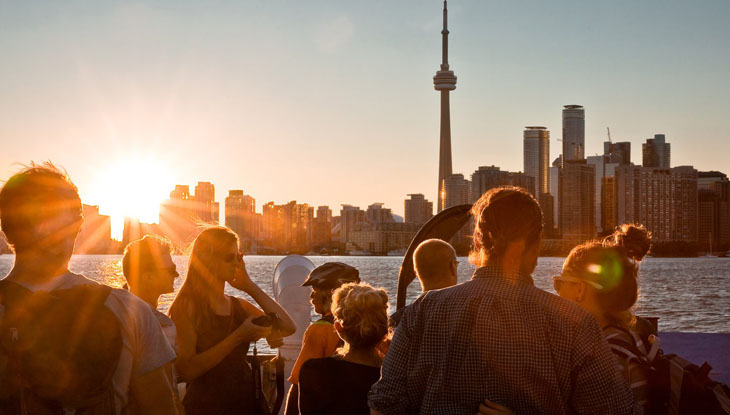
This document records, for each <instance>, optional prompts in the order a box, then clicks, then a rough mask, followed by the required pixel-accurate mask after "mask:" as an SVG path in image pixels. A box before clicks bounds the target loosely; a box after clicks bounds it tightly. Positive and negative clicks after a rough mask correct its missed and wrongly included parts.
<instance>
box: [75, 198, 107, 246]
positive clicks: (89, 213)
mask: <svg viewBox="0 0 730 415" xmlns="http://www.w3.org/2000/svg"><path fill="white" fill-rule="evenodd" d="M82 210H83V214H84V223H83V225H82V226H81V231H80V232H79V236H78V237H77V238H76V246H75V247H74V253H76V254H106V253H108V249H109V245H110V244H111V238H112V226H111V218H110V217H109V216H107V215H101V214H99V206H91V205H82Z"/></svg>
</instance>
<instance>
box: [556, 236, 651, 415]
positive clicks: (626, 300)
mask: <svg viewBox="0 0 730 415" xmlns="http://www.w3.org/2000/svg"><path fill="white" fill-rule="evenodd" d="M650 246H651V235H650V234H649V231H647V230H646V228H644V227H643V226H641V225H629V224H625V225H621V226H620V227H618V228H617V229H616V231H615V232H614V233H613V234H611V235H610V236H608V237H606V238H605V239H604V240H601V241H591V242H586V243H584V244H582V245H579V246H576V247H575V248H573V250H572V251H570V254H569V255H568V258H566V260H565V263H564V264H563V270H562V272H561V274H560V275H559V276H556V277H553V283H554V287H555V291H557V293H558V295H560V296H561V297H563V298H566V299H568V300H571V301H574V302H576V303H578V304H579V305H580V306H581V307H583V308H584V309H585V310H586V311H588V312H590V313H591V314H592V315H593V317H595V319H596V321H597V322H598V324H599V325H600V326H601V327H602V328H603V333H604V335H605V336H606V339H607V340H609V342H611V343H616V342H617V341H618V342H623V343H627V344H628V345H630V347H633V346H635V347H636V348H637V349H639V351H640V352H641V353H643V354H646V352H647V350H646V348H647V347H648V346H649V345H647V344H645V341H644V340H642V339H645V338H648V336H649V334H650V333H649V332H648V331H649V328H648V327H649V326H650V325H649V324H648V323H647V322H646V321H645V320H643V319H641V318H638V317H636V316H635V315H634V314H633V313H632V308H633V307H634V305H635V304H636V300H637V299H638V297H639V282H638V273H639V262H640V261H641V260H642V259H643V258H644V256H646V254H647V253H648V252H649V248H650ZM612 350H613V351H614V354H615V356H616V357H617V358H618V361H619V367H620V369H621V372H622V373H623V374H624V376H625V377H626V379H627V380H628V381H629V384H630V385H631V389H632V391H633V392H634V396H635V398H636V401H637V402H638V403H639V404H641V405H642V406H646V403H647V402H646V399H647V396H646V392H647V382H646V373H644V371H643V369H642V368H641V366H639V365H638V363H637V362H636V361H635V360H632V359H630V358H627V357H626V355H624V354H621V353H617V349H616V348H613V347H612Z"/></svg>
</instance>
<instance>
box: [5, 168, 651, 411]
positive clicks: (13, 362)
mask: <svg viewBox="0 0 730 415" xmlns="http://www.w3.org/2000/svg"><path fill="white" fill-rule="evenodd" d="M472 214H473V217H474V224H475V230H474V240H473V245H474V249H473V251H472V253H471V255H470V258H469V259H470V261H471V262H472V263H474V264H475V265H476V266H477V270H476V271H475V273H474V275H473V277H472V278H471V280H469V281H466V282H463V283H461V284H457V270H458V264H459V262H458V260H457V255H456V252H455V251H454V249H453V247H451V245H449V244H448V243H447V242H445V241H441V240H437V239H431V240H427V241H425V242H423V243H421V244H420V245H419V246H418V248H417V249H416V251H415V253H414V269H415V272H416V275H417V277H418V279H419V281H420V283H421V287H422V291H423V293H422V294H421V295H420V296H419V297H418V299H417V300H416V301H414V302H413V303H412V304H411V305H409V306H407V307H405V308H402V309H400V310H398V311H397V312H396V313H394V314H393V315H391V316H389V315H388V307H389V299H388V295H387V293H386V291H385V290H384V289H382V288H374V287H372V286H370V285H368V284H367V283H365V282H363V281H361V279H360V276H359V272H358V270H357V269H355V268H354V267H352V266H349V265H347V264H342V263H337V262H330V263H326V264H324V265H321V266H319V267H317V268H315V269H314V270H313V271H312V272H311V273H310V274H309V275H308V277H307V280H306V281H305V283H304V285H305V286H310V287H312V291H311V296H310V299H311V303H312V306H313V307H314V310H315V312H316V313H318V314H320V315H321V319H319V320H318V321H316V322H314V323H313V324H311V325H310V326H309V327H308V328H307V330H306V331H305V333H304V337H303V344H302V349H301V352H300V355H299V358H298V359H297V360H296V362H295V364H294V369H293V371H292V372H291V376H290V378H289V381H290V383H291V384H292V388H291V390H290V391H289V395H288V399H287V403H286V409H285V412H286V414H304V415H306V414H410V413H421V414H475V413H479V414H510V413H516V414H528V413H535V414H538V413H540V414H542V413H550V414H567V413H581V414H584V413H585V414H608V413H610V414H634V413H641V412H642V411H643V410H646V409H649V405H650V401H648V400H647V395H646V385H647V378H646V374H645V373H643V371H642V368H641V367H639V366H637V365H636V364H635V362H633V361H631V359H626V358H625V357H622V356H621V355H619V354H614V353H612V352H611V349H610V348H609V346H608V341H607V339H608V340H611V339H613V340H616V339H618V340H619V341H623V342H626V343H629V344H631V345H636V346H637V347H640V348H646V347H648V346H650V345H651V342H652V340H653V337H652V335H653V334H655V333H653V330H652V327H651V325H650V324H648V323H647V322H646V321H644V320H643V319H640V318H637V317H636V316H634V315H633V314H632V312H631V309H632V307H633V306H634V304H635V303H636V301H637V298H638V290H639V285H638V278H637V277H638V264H639V262H640V261H641V259H642V258H643V257H644V256H645V255H646V254H647V252H648V250H649V247H650V242H651V241H650V235H649V233H648V232H647V231H646V230H645V229H644V228H643V227H641V226H638V225H623V226H622V227H620V228H619V229H617V230H616V231H615V232H614V233H613V234H612V235H610V236H609V237H607V238H605V239H603V240H597V241H589V242H586V243H584V244H582V245H579V246H577V247H576V248H574V249H573V250H572V251H571V253H570V255H569V256H568V258H567V259H566V260H565V263H564V265H563V269H562V272H561V274H560V275H558V276H555V277H554V288H555V290H556V292H557V293H558V296H556V295H554V294H551V293H548V292H546V291H543V290H541V289H538V288H536V287H535V286H534V283H533V279H532V277H531V274H532V273H533V271H534V270H535V267H536V265H537V258H538V253H539V247H540V238H541V232H542V226H543V217H542V211H541V209H540V207H539V205H538V204H537V202H536V201H535V199H534V198H533V197H532V196H531V195H530V194H529V193H527V192H525V191H524V190H522V189H519V188H515V187H501V188H496V189H492V190H489V191H488V192H486V193H485V194H484V195H482V197H481V198H480V199H479V200H478V201H477V202H476V203H475V204H474V206H473V208H472ZM82 223H83V217H82V214H81V201H80V198H79V194H78V189H77V188H76V186H75V185H74V184H73V183H72V182H71V180H70V179H69V178H68V176H67V175H66V174H65V173H64V172H62V171H60V170H59V169H57V168H55V167H54V166H53V165H51V164H44V165H31V166H30V167H28V168H25V169H24V170H22V171H21V172H19V173H17V174H15V175H14V176H12V177H11V178H10V179H9V180H8V181H7V182H6V183H5V185H4V186H3V188H2V190H1V191H0V226H1V227H2V231H3V232H4V233H5V235H6V237H7V240H8V242H9V243H10V245H11V246H12V247H13V249H14V251H15V263H14V266H13V269H12V270H11V271H10V273H9V274H8V275H7V276H6V277H5V278H3V279H2V280H0V413H2V414H6V413H7V414H36V413H38V414H41V413H59V414H60V413H64V414H65V413H76V414H115V415H116V414H135V413H139V414H175V413H187V414H234V413H235V414H261V413H266V411H267V408H265V401H263V402H262V396H261V394H260V393H259V392H260V388H259V386H258V385H259V383H260V379H256V377H257V376H259V375H258V373H257V372H256V371H255V370H253V365H252V364H251V362H249V361H248V360H247V354H248V351H249V346H250V344H251V343H252V342H256V341H257V340H259V339H263V338H265V339H266V340H267V342H268V343H269V345H270V346H271V347H278V346H280V345H281V344H282V338H283V337H286V336H289V335H291V334H293V333H294V332H295V331H296V329H297V328H296V326H295V323H294V321H293V320H292V318H291V317H290V316H289V315H288V314H287V312H286V311H285V310H284V309H283V308H282V307H281V306H280V305H279V304H278V303H277V302H276V301H274V300H273V299H272V298H270V297H269V296H268V295H267V294H266V293H265V292H264V291H263V290H262V289H261V288H260V287H258V286H257V285H256V284H255V283H254V282H253V281H252V279H251V278H250V276H249V275H248V273H247V271H246V266H245V263H244V260H243V256H242V254H241V253H240V252H239V250H238V238H237V236H236V234H235V233H234V232H232V231H231V230H229V229H227V228H225V227H221V226H215V227H209V228H205V229H203V230H202V231H201V232H200V233H199V235H198V236H197V238H196V239H195V241H194V242H193V244H192V249H191V253H190V257H189V261H188V269H187V273H186V278H185V281H184V282H183V284H182V286H181V288H180V289H179V291H178V293H177V294H176V296H175V299H174V301H173V303H172V305H171V306H170V309H169V312H168V314H164V313H162V312H160V311H158V310H157V306H158V304H157V303H158V299H159V297H160V296H161V295H162V294H166V293H172V292H173V291H174V281H175V278H177V277H178V270H177V269H176V266H175V263H174V262H173V260H172V257H171V252H172V247H171V245H170V243H169V242H168V241H167V240H165V239H164V238H160V237H156V236H152V235H147V236H144V237H143V238H142V239H140V240H137V241H133V242H131V243H130V244H129V245H128V246H127V247H126V249H125V252H124V257H123V259H122V269H123V274H124V278H125V279H126V282H127V283H126V284H125V287H124V289H111V288H109V287H107V286H105V285H102V284H99V283H97V282H94V281H93V280H90V279H88V278H86V277H84V276H82V275H79V274H76V273H74V272H72V271H70V270H69V269H68V264H69V261H70V259H71V256H72V254H73V248H74V243H75V240H76V237H77V235H78V233H79V231H80V229H81V225H82ZM226 283H228V284H229V285H230V286H232V287H234V288H236V289H238V290H240V291H243V292H245V293H246V294H248V296H250V298H251V299H253V301H254V302H255V303H256V304H255V305H254V304H253V303H251V302H249V301H247V300H244V299H242V298H238V297H234V296H229V295H227V294H225V286H226ZM182 384H184V385H185V387H184V388H183V387H181V385H182ZM257 388H259V389H257Z"/></svg>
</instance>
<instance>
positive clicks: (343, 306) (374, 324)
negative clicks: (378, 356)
mask: <svg viewBox="0 0 730 415" xmlns="http://www.w3.org/2000/svg"><path fill="white" fill-rule="evenodd" d="M332 314H333V315H334V317H335V329H336V330H337V333H338V334H339V335H340V337H341V338H342V340H344V341H345V350H351V349H359V350H364V349H373V348H375V347H376V346H377V345H378V344H380V342H381V341H383V339H384V338H385V337H386V336H387V335H388V293H386V292H385V290H384V289H382V288H373V287H371V286H370V285H368V284H367V283H363V282H361V283H349V284H345V285H343V286H342V287H340V288H338V289H337V290H335V292H334V294H333V295H332Z"/></svg>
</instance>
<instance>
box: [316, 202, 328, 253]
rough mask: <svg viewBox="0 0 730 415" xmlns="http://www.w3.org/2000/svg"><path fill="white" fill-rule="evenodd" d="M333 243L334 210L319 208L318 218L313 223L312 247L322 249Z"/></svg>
mask: <svg viewBox="0 0 730 415" xmlns="http://www.w3.org/2000/svg"><path fill="white" fill-rule="evenodd" d="M330 242H332V209H330V207H329V206H317V217H316V218H315V219H314V222H313V223H312V246H313V247H322V246H324V245H329V243H330Z"/></svg>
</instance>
